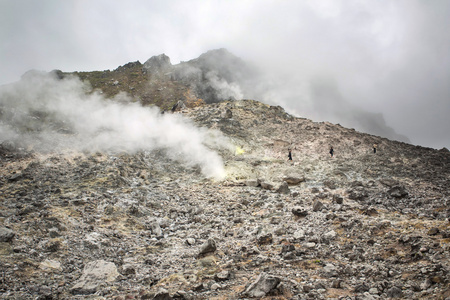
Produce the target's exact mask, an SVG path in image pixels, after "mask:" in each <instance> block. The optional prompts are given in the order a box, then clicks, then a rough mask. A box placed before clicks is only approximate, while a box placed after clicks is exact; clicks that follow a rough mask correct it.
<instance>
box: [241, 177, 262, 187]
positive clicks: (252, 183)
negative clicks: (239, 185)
mask: <svg viewBox="0 0 450 300" xmlns="http://www.w3.org/2000/svg"><path fill="white" fill-rule="evenodd" d="M259 184H260V183H259V179H247V180H246V181H245V185H246V186H251V187H258V186H259Z"/></svg>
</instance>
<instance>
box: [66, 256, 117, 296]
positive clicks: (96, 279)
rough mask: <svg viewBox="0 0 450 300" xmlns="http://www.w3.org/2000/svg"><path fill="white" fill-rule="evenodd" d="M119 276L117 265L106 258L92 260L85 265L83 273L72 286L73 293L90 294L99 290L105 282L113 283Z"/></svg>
mask: <svg viewBox="0 0 450 300" xmlns="http://www.w3.org/2000/svg"><path fill="white" fill-rule="evenodd" d="M118 276H119V272H118V271H117V267H116V265H115V264H114V263H112V262H107V261H104V260H96V261H92V262H90V263H88V264H86V266H85V267H84V270H83V274H82V275H81V277H80V279H78V280H77V282H76V283H75V285H74V286H73V287H72V289H71V292H72V294H82V295H88V294H93V293H95V292H96V291H97V289H98V287H99V286H100V285H102V284H105V283H111V282H113V281H115V280H116V278H117V277H118Z"/></svg>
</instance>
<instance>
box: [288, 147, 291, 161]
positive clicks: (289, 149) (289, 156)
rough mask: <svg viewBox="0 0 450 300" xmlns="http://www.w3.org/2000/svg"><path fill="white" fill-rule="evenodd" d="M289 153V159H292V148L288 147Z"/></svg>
mask: <svg viewBox="0 0 450 300" xmlns="http://www.w3.org/2000/svg"><path fill="white" fill-rule="evenodd" d="M288 151H289V154H288V160H292V150H291V149H288Z"/></svg>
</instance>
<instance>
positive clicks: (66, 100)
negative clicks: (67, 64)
mask: <svg viewBox="0 0 450 300" xmlns="http://www.w3.org/2000/svg"><path fill="white" fill-rule="evenodd" d="M0 120H1V122H0V137H1V138H0V143H3V142H8V143H14V144H15V145H16V146H18V147H24V148H27V149H30V150H34V151H38V152H58V151H63V150H64V149H74V150H79V151H87V152H90V153H95V152H97V151H100V152H120V151H125V152H128V153H135V152H137V151H153V150H159V151H163V152H164V153H165V155H166V156H167V157H169V158H170V159H172V160H175V161H178V162H180V163H182V164H184V165H185V166H188V167H195V166H199V167H200V168H201V170H202V173H203V174H204V175H205V176H206V177H212V178H216V179H220V178H222V177H223V176H224V170H223V163H222V159H221V157H220V156H219V155H218V154H217V153H216V152H215V151H214V150H211V148H214V149H216V150H217V149H227V147H228V141H227V140H226V139H225V138H224V137H223V136H221V135H220V133H218V132H214V131H212V130H207V129H204V128H198V127H196V126H195V125H194V124H192V122H191V121H190V120H189V119H187V118H183V117H182V116H181V115H175V114H161V111H160V110H159V109H158V108H157V107H142V105H141V104H140V103H139V102H134V101H133V99H132V98H130V97H129V96H128V95H127V94H125V93H123V92H121V93H118V94H117V95H115V96H114V97H113V98H110V99H108V98H105V97H104V96H103V95H102V94H101V93H99V92H97V91H94V92H92V90H91V87H90V85H89V84H88V83H86V82H82V81H80V80H79V78H78V77H76V76H71V75H69V76H65V77H64V78H60V77H58V73H57V72H50V73H45V72H39V71H30V72H27V73H26V74H24V76H23V77H22V79H21V80H20V81H19V82H16V83H13V84H10V85H7V86H3V87H2V88H1V90H0Z"/></svg>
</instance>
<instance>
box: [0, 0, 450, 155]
mask: <svg viewBox="0 0 450 300" xmlns="http://www.w3.org/2000/svg"><path fill="white" fill-rule="evenodd" d="M448 28H450V1H447V0H433V1H426V0H422V1H418V0H396V1H392V0H377V1H357V0H345V1H344V0H342V1H341V0H311V1H307V0H305V1H298V0H292V1H287V0H286V1H278V0H251V1H245V0H236V1H234V0H231V1H217V0H213V1H195V0H194V1H187V0H174V1H168V0H161V1H156V0H155V1H152V0H145V1H144V0H142V1H138V0H128V1H111V0H105V1H101V0H64V1H60V0H40V1H35V0H28V1H24V0H0V84H4V83H10V82H14V81H17V80H19V79H20V76H21V75H22V74H23V73H25V72H26V71H28V70H30V69H37V70H43V71H50V70H52V69H60V70H63V71H67V72H70V71H91V70H106V69H115V68H117V67H118V66H120V65H124V64H125V63H128V62H131V61H136V60H139V61H141V62H142V63H143V62H145V61H146V60H147V59H148V58H150V57H151V56H153V55H158V54H161V53H165V54H166V55H168V56H169V57H170V59H171V61H172V63H173V64H176V63H178V62H180V61H186V60H190V59H193V58H196V57H198V56H199V55H200V54H202V53H204V52H206V51H208V50H211V49H216V48H227V49H228V50H229V51H230V52H231V53H233V54H235V55H237V56H239V57H241V58H243V59H244V60H247V61H252V62H254V63H255V64H257V65H258V66H260V67H261V68H262V69H263V70H265V71H268V72H270V73H271V74H273V77H274V80H282V81H283V82H284V86H283V90H278V91H277V92H273V93H272V100H271V101H272V102H276V103H279V104H280V105H282V106H283V107H285V108H286V109H287V110H288V111H289V112H292V113H295V114H296V115H299V116H306V117H309V118H313V120H316V121H322V120H328V119H326V118H327V115H326V114H321V111H322V110H324V111H326V108H325V107H318V105H317V103H316V105H310V106H305V105H304V103H307V102H308V101H309V102H312V101H313V100H314V97H313V96H312V91H311V90H314V89H312V88H311V85H312V84H314V82H317V80H318V78H326V80H325V81H326V82H332V88H331V89H330V88H328V90H332V91H333V93H335V94H336V99H339V101H345V103H348V104H349V105H352V106H355V107H359V108H361V109H363V110H366V111H369V112H373V113H380V114H382V116H383V117H384V119H385V121H386V124H387V125H388V126H390V127H392V128H394V129H395V131H396V132H397V133H399V134H404V135H406V136H408V137H409V138H410V140H411V142H412V143H413V144H419V145H423V146H429V147H434V148H442V147H444V146H445V147H447V148H449V147H450V118H449V115H450V32H449V30H448ZM328 97H329V98H333V97H331V96H329V95H328ZM256 100H262V99H256ZM331 101H332V100H331ZM301 103H303V105H302V104H301ZM323 105H325V106H326V105H327V104H326V103H325V104H323ZM332 105H339V102H336V103H334V104H332ZM332 105H331V106H332ZM341 117H342V114H341ZM342 118H344V117H342ZM329 121H332V122H334V123H341V124H342V125H344V126H348V125H347V123H346V120H345V118H344V119H342V120H340V119H339V117H337V118H335V119H333V118H331V119H330V120H329Z"/></svg>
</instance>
